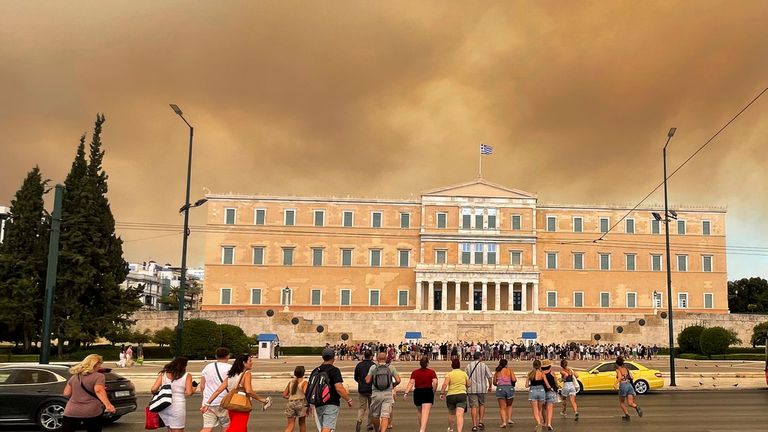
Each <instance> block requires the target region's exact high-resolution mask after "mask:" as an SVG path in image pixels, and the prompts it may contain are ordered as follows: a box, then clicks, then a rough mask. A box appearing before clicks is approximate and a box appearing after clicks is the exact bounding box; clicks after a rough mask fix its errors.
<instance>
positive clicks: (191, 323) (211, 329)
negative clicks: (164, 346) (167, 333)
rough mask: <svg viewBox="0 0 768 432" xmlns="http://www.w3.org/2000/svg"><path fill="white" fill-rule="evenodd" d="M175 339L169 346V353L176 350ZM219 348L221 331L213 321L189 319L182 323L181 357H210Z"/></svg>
mask: <svg viewBox="0 0 768 432" xmlns="http://www.w3.org/2000/svg"><path fill="white" fill-rule="evenodd" d="M175 345H176V338H175V337H174V340H173V343H172V344H171V351H173V352H179V350H177V349H176V346H175ZM220 346H221V329H220V328H219V325H218V324H216V323H215V322H213V321H209V320H205V319H191V320H188V321H184V332H183V333H182V340H181V351H180V352H181V355H182V356H185V357H189V358H191V359H201V358H207V357H212V356H213V355H214V353H215V351H216V348H218V347H220Z"/></svg>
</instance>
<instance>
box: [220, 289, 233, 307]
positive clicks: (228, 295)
mask: <svg viewBox="0 0 768 432" xmlns="http://www.w3.org/2000/svg"><path fill="white" fill-rule="evenodd" d="M221 304H223V305H228V304H232V289H231V288H222V289H221Z"/></svg>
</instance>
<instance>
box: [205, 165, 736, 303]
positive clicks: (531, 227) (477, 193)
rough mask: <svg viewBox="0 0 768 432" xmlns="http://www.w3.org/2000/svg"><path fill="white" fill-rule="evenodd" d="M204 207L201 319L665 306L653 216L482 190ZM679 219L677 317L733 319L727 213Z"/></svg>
mask: <svg viewBox="0 0 768 432" xmlns="http://www.w3.org/2000/svg"><path fill="white" fill-rule="evenodd" d="M207 197H208V199H209V201H208V221H207V224H208V229H207V231H208V234H207V236H206V253H205V272H206V278H207V280H206V290H205V292H204V294H203V300H202V308H203V309H204V310H231V309H269V308H272V309H278V310H281V309H283V308H285V307H289V308H290V309H291V310H318V311H350V312H366V311H392V310H427V311H467V313H474V312H503V313H512V314H514V313H558V312H569V313H574V312H576V313H579V312H583V313H595V312H597V313H603V312H604V313H619V312H620V313H637V314H638V315H640V314H645V313H652V312H655V311H656V310H659V309H662V308H666V305H667V301H668V300H670V299H667V289H666V266H667V264H666V256H665V242H664V237H665V236H664V229H665V227H664V223H663V222H659V221H658V220H657V219H656V218H654V217H653V214H652V213H653V212H661V213H662V214H663V210H660V209H658V208H654V207H640V208H637V209H635V210H632V211H630V210H631V208H630V207H625V206H611V205H565V204H564V205H558V204H539V202H538V198H537V197H536V196H535V195H533V194H531V193H528V192H523V191H520V190H515V189H510V188H506V187H504V186H500V185H497V184H493V183H490V182H487V181H485V180H482V179H477V180H474V181H471V182H468V183H463V184H459V185H455V186H450V187H445V188H440V189H436V190H432V191H428V192H424V193H423V194H422V195H421V197H420V199H417V200H412V199H411V200H396V199H366V198H312V197H279V196H241V195H208V196H207ZM673 208H674V210H675V211H676V212H677V219H676V220H673V221H671V223H670V236H671V268H672V285H673V289H672V291H673V293H672V299H671V301H672V307H673V308H674V309H677V310H685V311H690V312H710V313H727V312H728V298H727V279H726V254H725V244H726V242H725V216H726V211H725V209H723V208H696V207H673ZM609 231H610V232H609ZM598 239H600V240H598Z"/></svg>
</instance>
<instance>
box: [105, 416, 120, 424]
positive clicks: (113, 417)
mask: <svg viewBox="0 0 768 432" xmlns="http://www.w3.org/2000/svg"><path fill="white" fill-rule="evenodd" d="M120 417H122V416H121V415H116V416H111V417H107V418H105V419H104V423H106V424H112V423H114V422H116V421H118V420H120Z"/></svg>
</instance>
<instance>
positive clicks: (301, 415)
mask: <svg viewBox="0 0 768 432" xmlns="http://www.w3.org/2000/svg"><path fill="white" fill-rule="evenodd" d="M304 372H305V371H304V366H296V368H295V369H294V370H293V379H292V380H291V381H290V382H288V385H286V386H285V390H283V398H285V399H288V404H287V405H286V407H285V417H286V418H287V419H288V424H287V425H286V426H285V432H293V429H294V426H295V424H296V420H297V419H298V420H299V431H300V432H307V412H308V411H309V405H308V404H307V396H306V395H307V380H305V379H304Z"/></svg>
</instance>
